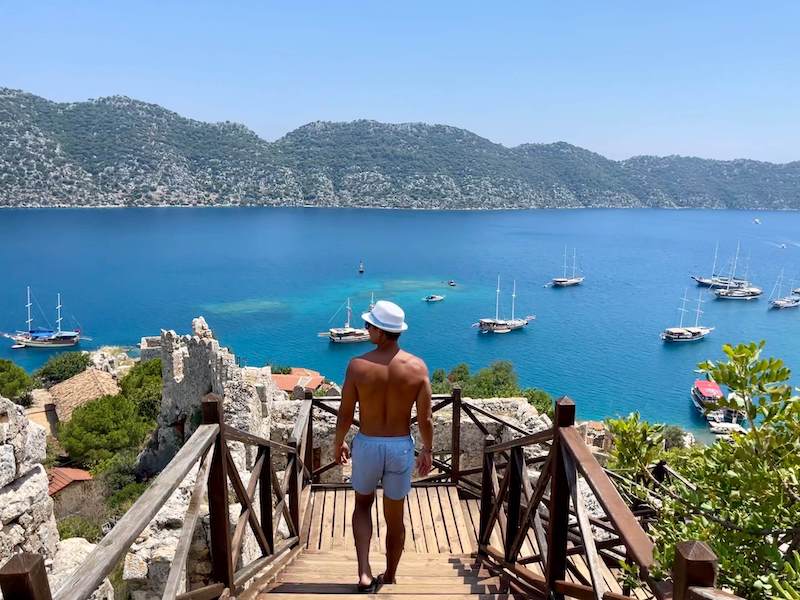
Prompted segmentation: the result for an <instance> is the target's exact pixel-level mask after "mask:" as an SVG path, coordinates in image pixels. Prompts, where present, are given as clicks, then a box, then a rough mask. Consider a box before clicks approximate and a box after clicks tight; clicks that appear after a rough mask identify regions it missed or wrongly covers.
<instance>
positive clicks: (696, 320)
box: [694, 290, 703, 327]
mask: <svg viewBox="0 0 800 600" xmlns="http://www.w3.org/2000/svg"><path fill="white" fill-rule="evenodd" d="M702 303H703V291H702V290H701V291H700V292H699V293H698V294H697V310H696V311H695V312H696V313H697V316H696V317H695V318H694V326H695V327H699V326H700V315H702V314H703V311H702V310H700V305H701V304H702Z"/></svg>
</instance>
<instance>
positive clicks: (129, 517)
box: [0, 389, 735, 600]
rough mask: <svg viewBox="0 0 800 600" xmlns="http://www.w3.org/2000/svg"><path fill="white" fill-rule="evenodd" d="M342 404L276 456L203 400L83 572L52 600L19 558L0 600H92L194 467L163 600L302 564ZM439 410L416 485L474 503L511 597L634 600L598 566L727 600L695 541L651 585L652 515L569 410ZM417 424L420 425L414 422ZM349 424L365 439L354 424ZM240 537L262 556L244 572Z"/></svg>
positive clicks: (219, 593) (681, 594)
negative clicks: (206, 574)
mask: <svg viewBox="0 0 800 600" xmlns="http://www.w3.org/2000/svg"><path fill="white" fill-rule="evenodd" d="M339 402H340V398H338V397H321V398H313V397H311V396H310V395H307V396H306V399H305V400H303V401H301V403H300V408H299V412H298V417H297V420H296V422H295V425H294V428H293V431H292V434H291V436H290V438H289V440H288V443H287V444H286V445H284V444H280V443H277V442H273V441H271V440H267V439H264V438H261V437H259V436H256V435H253V434H250V433H246V432H243V431H239V430H237V429H234V428H232V427H230V426H228V425H226V424H225V423H224V421H223V418H222V404H221V400H220V399H219V398H218V397H215V396H212V395H209V396H208V397H207V398H206V399H205V400H204V401H203V424H202V425H200V426H199V427H198V429H197V431H195V432H194V434H193V435H192V436H191V437H190V438H189V440H187V441H186V443H185V444H184V445H183V447H182V448H181V449H180V450H179V451H178V453H177V454H176V455H175V457H174V458H173V459H172V460H171V461H170V463H169V464H168V465H167V466H166V467H165V468H164V470H163V471H162V472H161V473H160V474H159V475H158V477H157V478H156V479H155V480H154V481H153V483H152V484H151V485H150V486H149V487H148V489H147V490H146V491H145V493H144V494H143V495H142V496H141V497H140V498H139V499H138V500H137V501H136V502H135V503H134V505H133V506H132V507H131V508H130V510H128V512H126V513H125V515H123V516H122V518H120V520H119V521H118V522H117V523H116V525H115V526H114V528H113V529H112V530H111V531H110V532H109V533H108V534H107V535H106V536H105V537H104V538H103V539H102V540H101V541H100V543H99V544H98V545H97V547H96V548H95V550H94V551H93V552H92V553H91V554H90V555H89V556H88V557H87V559H86V561H85V564H84V565H82V566H81V568H79V569H78V570H77V572H76V573H75V574H74V575H73V576H72V577H71V578H70V579H69V580H68V581H67V582H66V583H65V584H64V585H63V586H61V588H60V589H59V590H57V591H56V593H55V594H51V590H50V588H49V584H48V581H47V576H46V573H45V569H44V562H43V559H42V557H41V556H39V555H37V554H28V553H21V554H17V555H15V556H13V557H11V559H9V560H8V561H7V562H6V564H5V565H3V567H2V568H1V569H0V588H2V591H3V594H4V596H5V597H6V598H9V599H10V598H14V599H18V600H53V599H54V600H83V599H85V598H88V597H89V596H90V595H91V594H92V592H93V591H94V590H95V589H96V588H97V587H98V586H99V585H100V584H101V582H102V581H103V579H104V578H105V577H107V576H108V575H109V574H110V573H111V571H113V570H114V568H115V567H116V565H117V564H118V563H119V561H120V560H122V559H123V558H124V556H125V554H126V552H127V551H128V549H129V548H130V546H131V544H132V543H133V542H134V541H135V540H136V538H137V537H138V536H139V534H140V533H141V532H142V530H143V529H144V528H145V527H146V526H147V525H148V524H149V523H150V521H151V520H152V518H153V517H154V516H155V515H156V513H157V512H158V510H159V509H160V508H161V507H162V506H163V505H164V503H165V502H166V501H167V499H168V498H169V497H170V496H171V494H172V493H173V492H174V491H175V489H176V488H177V487H178V485H179V484H180V483H181V482H182V481H183V480H184V478H185V477H186V475H187V474H188V473H189V472H190V471H191V469H192V468H193V467H194V465H195V464H198V463H199V466H198V470H197V477H196V480H195V484H194V489H193V491H192V495H191V498H190V501H189V505H188V508H187V511H186V515H185V517H184V523H183V527H182V529H181V534H180V538H179V542H178V545H177V548H176V551H175V557H174V560H173V562H172V566H171V570H170V572H169V575H168V579H167V583H166V586H165V590H164V593H163V596H162V597H163V598H164V599H165V600H173V599H176V598H177V599H180V600H204V599H212V598H224V597H232V596H235V595H236V594H237V593H238V592H239V591H240V590H241V589H242V588H243V586H244V585H245V584H246V583H247V582H248V581H249V580H250V579H251V578H253V577H254V576H255V575H256V574H258V573H259V572H261V571H262V570H263V569H265V568H267V567H278V566H280V565H281V564H284V563H287V562H289V561H290V560H292V559H293V558H294V556H296V554H297V553H298V552H299V551H300V548H299V539H300V535H301V531H302V529H303V527H304V525H305V526H307V525H308V522H309V521H310V518H311V515H310V514H308V506H309V501H310V499H311V494H310V489H309V486H310V485H313V484H315V483H318V482H319V480H320V477H321V475H322V474H324V473H325V472H327V471H328V470H330V469H332V468H334V467H335V466H336V463H335V462H329V463H327V464H324V465H315V464H314V462H315V460H314V427H313V422H314V411H316V410H320V411H323V412H327V413H330V414H333V415H338V406H337V404H338V403H339ZM445 407H451V410H452V429H451V444H450V447H449V448H448V449H447V451H445V452H438V453H437V455H436V456H435V457H434V460H433V467H434V469H433V471H432V472H431V473H430V474H429V475H428V476H426V477H425V478H423V479H420V480H417V481H418V482H425V483H430V482H450V483H454V484H456V485H458V487H459V490H460V492H461V494H462V495H465V496H467V497H473V498H479V499H480V528H479V529H480V530H479V532H478V533H479V536H478V537H479V540H478V545H479V548H478V556H479V558H480V559H481V560H483V561H484V562H485V563H486V564H487V566H488V567H489V568H491V569H493V570H495V571H496V572H498V573H499V574H500V575H501V576H502V577H503V578H504V581H505V582H506V584H507V586H508V587H509V589H511V590H512V591H517V592H521V593H523V594H526V595H531V596H538V597H542V596H548V597H549V596H551V595H552V597H554V598H555V599H557V600H561V599H562V598H564V597H565V596H569V597H573V598H578V599H580V600H592V599H594V600H621V599H623V598H625V599H628V598H630V597H629V596H626V595H619V594H614V593H611V592H610V591H609V590H608V588H607V586H606V584H605V583H604V581H603V578H602V577H600V575H599V569H600V566H601V565H600V561H605V562H606V563H607V564H608V563H616V564H620V563H622V562H628V563H632V564H634V565H636V566H637V567H638V570H639V575H640V577H641V579H642V580H643V581H645V582H647V583H648V584H649V585H650V587H651V589H652V590H653V593H654V595H655V596H656V597H657V598H658V599H659V600H668V599H669V598H674V599H675V600H685V599H686V600H692V599H700V598H707V599H717V600H724V599H734V598H735V596H732V595H730V594H726V593H725V592H722V591H720V590H717V589H715V588H714V587H713V586H714V582H715V578H716V557H715V556H714V555H713V553H712V552H711V551H710V549H709V548H708V546H706V545H705V544H703V543H701V542H690V543H686V544H682V545H679V547H678V549H677V553H676V559H675V565H674V568H673V577H672V581H671V582H657V581H654V580H653V579H652V577H651V573H650V570H651V567H652V565H653V544H652V542H651V540H650V539H649V538H648V536H647V534H646V533H645V531H644V529H643V528H642V526H641V524H640V522H639V519H640V518H642V517H643V516H652V515H651V513H649V512H647V511H642V512H641V513H639V514H635V513H634V512H632V511H631V510H630V508H629V506H628V505H627V504H626V502H625V501H624V500H623V498H622V497H621V496H620V494H619V493H618V492H617V489H616V488H615V486H614V484H613V483H612V481H611V480H610V479H609V476H608V475H607V473H606V471H605V470H604V469H603V468H602V467H601V466H600V464H599V463H598V462H597V460H596V459H595V457H594V455H593V454H592V452H591V451H590V450H589V448H588V447H587V446H586V445H585V444H584V442H583V440H582V438H581V436H580V435H579V433H578V432H577V431H576V429H575V427H574V422H575V405H574V403H573V402H572V401H571V400H569V399H568V398H562V399H560V400H559V401H558V402H557V403H556V411H555V419H554V424H553V428H552V429H548V430H546V431H541V432H538V433H533V434H531V433H530V432H528V431H526V430H524V429H522V428H520V427H519V426H517V425H516V424H514V423H511V422H509V421H507V420H505V419H503V418H502V417H499V416H498V415H494V414H492V413H490V412H488V411H486V410H484V409H483V408H481V407H479V406H477V405H475V404H472V403H470V402H468V401H466V400H462V398H461V391H460V390H459V389H454V390H453V393H452V394H450V395H435V396H434V398H433V408H432V410H433V412H438V411H440V410H442V409H443V408H445ZM463 417H466V419H468V421H470V422H471V423H473V424H474V425H475V427H477V428H478V430H480V431H481V433H482V434H483V435H484V437H485V439H484V450H483V456H482V465H481V466H478V467H469V468H466V469H462V468H461V455H462V449H461V430H462V418H463ZM413 421H414V422H416V418H414V419H413ZM488 422H495V423H497V424H500V425H502V426H503V428H504V430H505V431H507V432H509V433H510V434H511V435H513V436H518V437H516V439H512V440H509V441H503V442H499V443H498V442H496V440H495V439H494V438H493V437H492V436H491V433H490V431H489V429H488V427H487V423H488ZM354 425H355V426H356V427H358V426H359V423H358V420H357V419H356V420H355V421H354ZM229 441H236V442H242V443H244V444H245V445H247V446H251V447H255V448H256V453H255V461H254V465H253V469H252V471H251V473H250V478H249V480H248V481H247V483H246V484H245V483H244V482H243V481H242V479H241V477H240V475H239V472H238V469H237V467H236V465H235V463H234V461H233V458H232V455H231V453H230V450H229V448H228V442H229ZM533 446H539V447H540V448H541V451H540V452H539V453H534V454H536V455H534V456H528V457H527V458H526V453H525V451H524V449H525V448H526V447H533ZM440 450H441V448H440ZM529 454H530V453H529ZM276 455H280V457H281V458H280V460H281V463H280V464H285V470H284V474H283V477H282V478H279V477H278V472H277V471H276V468H275V464H276V462H277V461H276V459H277V458H278V457H276ZM532 465H539V466H540V473H541V474H540V476H539V478H538V480H537V481H536V482H535V483H532V482H531V481H530V480H529V476H528V466H532ZM578 474H580V475H581V476H582V477H583V479H584V480H585V481H586V483H587V484H588V486H589V487H590V488H591V490H592V491H593V492H594V494H595V496H596V497H597V499H598V501H599V503H600V505H601V506H602V507H603V509H604V511H605V513H606V516H605V517H604V518H595V517H591V516H589V515H588V513H587V511H586V509H585V507H584V505H583V497H582V495H581V494H580V493H579V491H578V486H577V481H578ZM229 485H230V487H231V488H232V489H233V491H234V493H235V496H236V498H237V499H238V501H239V503H240V504H241V507H242V508H241V513H240V515H239V517H238V521H237V522H236V525H235V526H234V527H233V529H232V530H231V526H230V520H229V516H228V515H229ZM205 493H207V494H208V505H209V512H210V541H211V548H210V550H211V562H212V572H211V577H210V579H211V582H210V583H209V584H208V585H206V586H205V587H202V588H200V589H194V590H191V591H188V592H183V593H179V590H180V589H181V588H182V587H183V583H184V582H187V587H188V574H187V572H186V561H187V558H188V554H189V548H190V546H191V541H192V536H193V533H194V529H195V525H196V523H197V520H198V518H199V516H200V507H201V505H202V499H203V496H204V494H205ZM256 493H258V509H257V508H256V501H255V498H256ZM301 508H302V509H303V510H301ZM301 515H303V522H301ZM281 521H284V522H285V524H286V527H287V529H288V531H289V537H288V538H286V539H284V540H282V541H280V542H277V543H276V533H277V530H278V527H279V525H280V523H281ZM496 524H499V527H500V530H501V533H502V535H501V540H502V547H500V548H497V547H493V546H491V545H490V544H489V539H490V534H491V532H492V531H493V528H494V527H495V525H496ZM248 526H249V528H250V530H251V531H252V532H253V534H254V537H255V539H256V542H257V543H258V546H259V548H260V551H261V556H260V557H258V558H256V559H255V560H253V561H251V562H250V563H249V564H246V565H242V566H240V565H239V562H240V558H241V555H242V544H243V541H244V535H245V531H246V529H247V528H248ZM592 527H596V528H598V529H600V530H603V531H604V532H606V533H607V534H608V535H607V536H606V538H605V539H603V540H600V541H598V540H595V538H594V534H593V531H592ZM529 530H532V531H533V535H534V537H535V540H536V542H537V544H536V546H538V548H540V549H541V552H540V554H533V555H529V556H521V554H520V552H521V548H522V546H523V540H524V538H525V536H526V534H527V532H528V531H529ZM623 549H624V550H623ZM577 553H581V554H583V555H585V557H586V563H587V565H588V566H589V572H590V578H589V579H588V580H585V578H584V581H583V583H574V582H570V581H567V579H566V573H567V570H568V569H570V572H571V573H572V574H573V575H574V576H575V577H576V578H578V579H580V578H581V577H583V576H582V575H580V574H577V575H576V572H573V571H572V569H573V567H572V565H571V564H570V562H569V560H568V557H569V556H571V555H573V554H577ZM534 562H539V563H541V564H542V565H543V566H544V568H543V572H544V576H541V575H537V574H535V573H534V572H533V571H531V570H530V569H528V568H527V567H526V565H530V564H531V563H534Z"/></svg>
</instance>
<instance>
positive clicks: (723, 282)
mask: <svg viewBox="0 0 800 600" xmlns="http://www.w3.org/2000/svg"><path fill="white" fill-rule="evenodd" d="M737 253H738V249H737ZM718 255H719V242H717V245H716V246H715V247H714V264H713V265H712V267H711V277H703V276H702V275H691V278H692V279H694V280H695V281H696V282H697V285H699V286H702V287H710V288H713V289H717V288H724V287H744V286H746V285H749V284H748V282H747V281H745V280H744V279H742V278H741V277H733V276H731V277H728V276H725V275H720V274H719V273H717V257H718Z"/></svg>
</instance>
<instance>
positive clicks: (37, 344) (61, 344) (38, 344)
mask: <svg viewBox="0 0 800 600" xmlns="http://www.w3.org/2000/svg"><path fill="white" fill-rule="evenodd" d="M11 339H13V340H14V344H15V345H17V344H18V345H19V346H24V347H25V348H69V347H70V346H77V345H78V343H79V342H80V338H76V339H74V340H59V341H57V342H46V341H34V340H26V339H22V338H11Z"/></svg>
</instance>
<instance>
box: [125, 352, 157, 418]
mask: <svg viewBox="0 0 800 600" xmlns="http://www.w3.org/2000/svg"><path fill="white" fill-rule="evenodd" d="M120 388H121V389H122V394H123V395H124V396H126V397H127V398H129V399H130V400H133V402H134V403H135V404H136V406H137V410H138V411H139V415H140V416H141V417H142V418H144V419H147V420H148V421H155V420H156V418H157V417H158V413H159V411H160V410H161V359H160V358H154V359H152V360H148V361H146V362H139V363H137V364H136V365H135V366H134V367H133V368H132V369H131V370H130V371H129V372H128V373H127V374H126V375H125V377H123V378H122V380H121V381H120Z"/></svg>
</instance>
